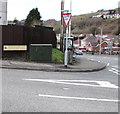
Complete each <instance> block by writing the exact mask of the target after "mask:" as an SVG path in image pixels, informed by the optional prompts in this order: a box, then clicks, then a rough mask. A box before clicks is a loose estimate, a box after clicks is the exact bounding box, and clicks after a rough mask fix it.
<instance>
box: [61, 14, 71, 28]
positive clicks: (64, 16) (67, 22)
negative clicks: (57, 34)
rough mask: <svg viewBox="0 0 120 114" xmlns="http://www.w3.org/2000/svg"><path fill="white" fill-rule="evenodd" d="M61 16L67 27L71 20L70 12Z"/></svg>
mask: <svg viewBox="0 0 120 114" xmlns="http://www.w3.org/2000/svg"><path fill="white" fill-rule="evenodd" d="M62 17H63V20H64V23H65V26H66V27H67V26H68V24H69V22H70V20H71V13H65V14H62Z"/></svg>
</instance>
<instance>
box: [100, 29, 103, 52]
mask: <svg viewBox="0 0 120 114" xmlns="http://www.w3.org/2000/svg"><path fill="white" fill-rule="evenodd" d="M99 29H100V31H101V36H100V50H99V54H101V52H102V46H101V44H102V37H103V30H102V28H100V27H99Z"/></svg>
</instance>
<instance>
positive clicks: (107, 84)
mask: <svg viewBox="0 0 120 114" xmlns="http://www.w3.org/2000/svg"><path fill="white" fill-rule="evenodd" d="M23 80H27V81H38V82H47V83H56V84H66V85H74V86H90V87H102V88H112V89H117V88H118V86H116V85H114V84H111V83H110V82H108V81H94V80H48V79H23ZM80 82H81V83H80ZM86 82H87V83H95V84H87V83H86Z"/></svg>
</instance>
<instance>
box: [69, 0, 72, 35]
mask: <svg viewBox="0 0 120 114" xmlns="http://www.w3.org/2000/svg"><path fill="white" fill-rule="evenodd" d="M70 13H71V15H72V0H71V1H70ZM71 22H72V21H71V19H70V23H69V37H71Z"/></svg>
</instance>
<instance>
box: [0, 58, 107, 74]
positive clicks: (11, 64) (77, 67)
mask: <svg viewBox="0 0 120 114" xmlns="http://www.w3.org/2000/svg"><path fill="white" fill-rule="evenodd" d="M0 61H1V63H2V65H1V66H0V67H1V68H5V69H21V70H37V71H48V72H94V71H99V70H102V69H104V68H106V64H104V63H99V62H97V61H92V60H88V59H85V58H82V57H81V58H79V59H78V58H77V59H76V62H75V64H73V65H68V67H67V68H65V67H64V64H54V63H36V62H24V61H15V60H0Z"/></svg>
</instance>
